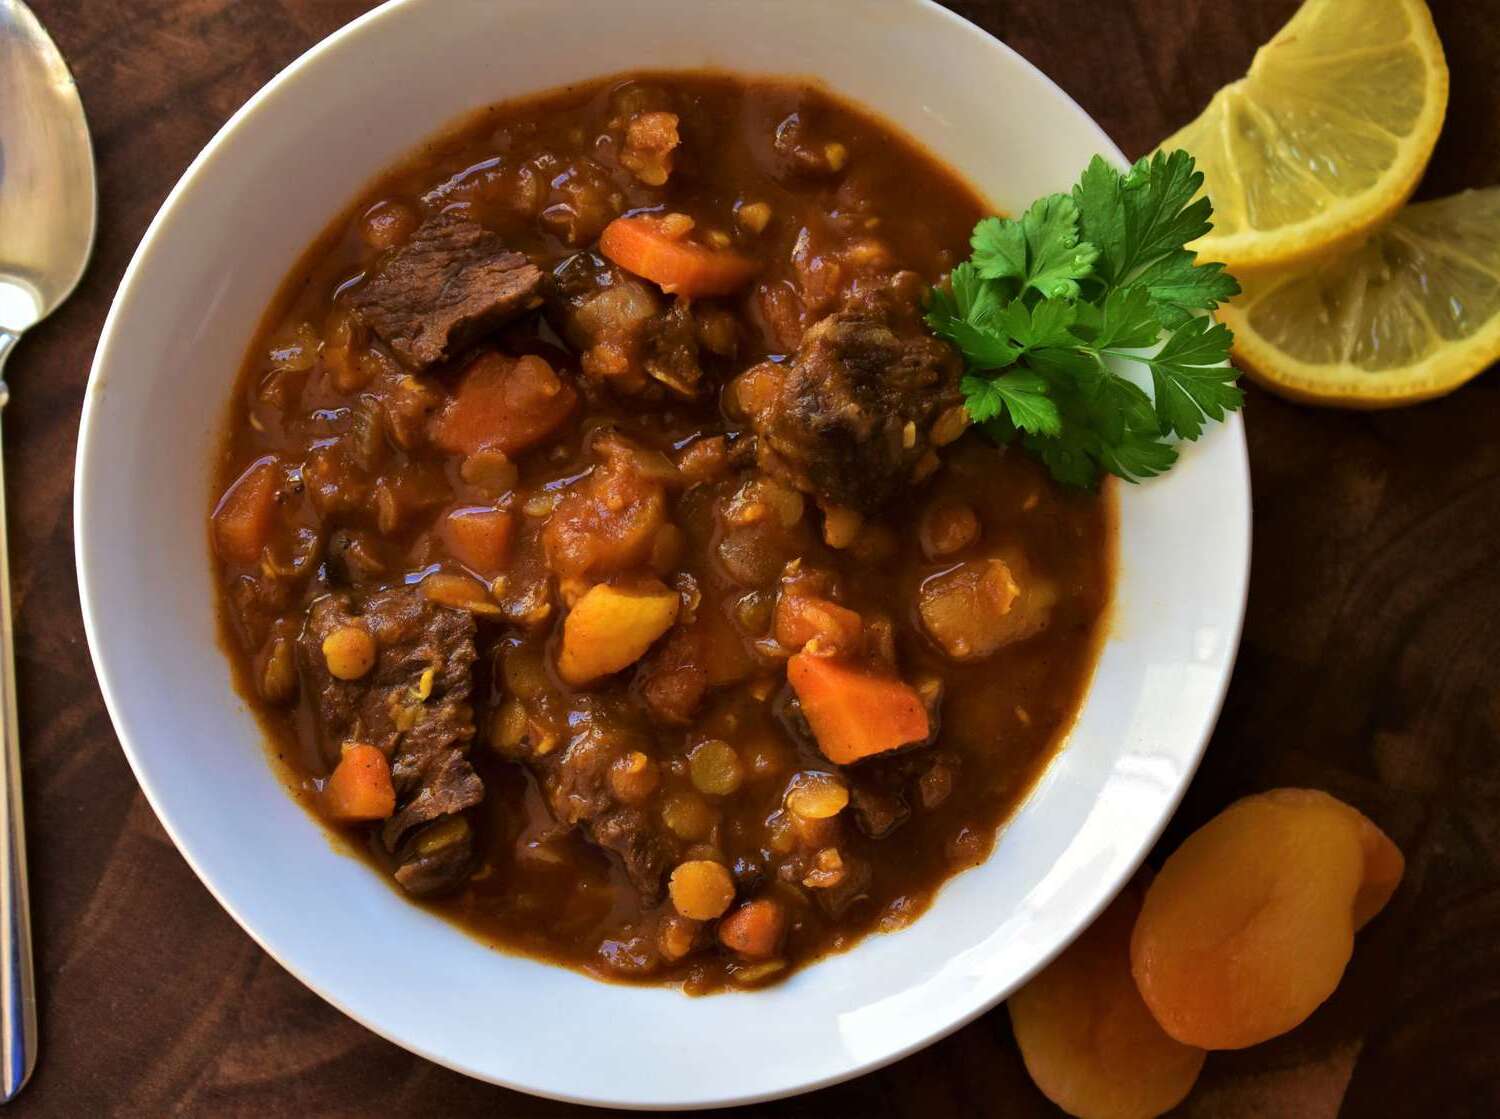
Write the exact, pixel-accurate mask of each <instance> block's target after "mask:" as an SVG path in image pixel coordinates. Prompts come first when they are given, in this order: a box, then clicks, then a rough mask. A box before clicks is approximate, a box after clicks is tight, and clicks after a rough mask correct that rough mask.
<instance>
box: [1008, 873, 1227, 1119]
mask: <svg viewBox="0 0 1500 1119" xmlns="http://www.w3.org/2000/svg"><path fill="white" fill-rule="evenodd" d="M1142 892H1143V891H1142V890H1141V889H1140V888H1139V887H1138V886H1136V885H1134V884H1132V885H1130V886H1127V887H1126V888H1125V890H1124V891H1122V892H1121V894H1120V896H1119V897H1117V898H1116V899H1115V900H1114V902H1113V904H1111V905H1110V907H1109V908H1108V909H1106V910H1105V911H1104V912H1103V913H1102V914H1101V915H1100V916H1099V919H1098V920H1096V921H1095V922H1094V923H1093V925H1091V926H1090V927H1089V928H1088V929H1087V930H1086V931H1085V932H1084V933H1083V935H1082V936H1080V937H1079V938H1078V939H1077V940H1075V941H1074V942H1073V943H1072V945H1070V946H1069V947H1068V949H1067V951H1065V952H1064V953H1063V954H1062V955H1061V956H1059V957H1058V958H1057V959H1055V960H1053V961H1052V963H1051V964H1050V965H1048V967H1047V969H1046V970H1045V971H1043V972H1041V974H1039V975H1037V976H1036V977H1035V978H1033V979H1032V980H1031V982H1030V983H1028V984H1026V986H1024V987H1022V988H1021V989H1020V990H1019V991H1017V992H1016V993H1015V994H1013V995H1012V996H1011V997H1010V1020H1011V1025H1012V1027H1013V1028H1014V1029H1015V1034H1016V1042H1017V1043H1018V1044H1019V1045H1020V1047H1021V1056H1022V1058H1023V1059H1024V1060H1025V1062H1026V1071H1027V1072H1029V1073H1030V1074H1031V1079H1032V1080H1034V1081H1036V1085H1037V1087H1038V1088H1040V1089H1041V1090H1042V1092H1043V1094H1045V1095H1046V1097H1047V1098H1048V1099H1050V1100H1051V1101H1052V1102H1053V1103H1055V1104H1057V1106H1058V1107H1060V1108H1062V1109H1063V1110H1064V1111H1066V1112H1067V1113H1068V1114H1069V1115H1076V1116H1079V1117H1080V1119H1151V1117H1152V1116H1156V1115H1160V1114H1161V1113H1162V1112H1164V1111H1168V1110H1170V1109H1171V1108H1173V1107H1175V1106H1176V1105H1177V1104H1178V1103H1180V1102H1181V1101H1182V1098H1183V1097H1184V1096H1186V1095H1187V1094H1188V1091H1189V1090H1190V1089H1191V1088H1192V1086H1193V1083H1194V1081H1196V1080H1197V1079H1198V1071H1199V1070H1200V1069H1201V1068H1202V1067H1203V1059H1204V1056H1205V1054H1204V1051H1203V1050H1202V1049H1199V1048H1197V1047H1195V1046H1191V1045H1184V1044H1183V1043H1182V1042H1180V1041H1175V1040H1173V1039H1172V1038H1171V1037H1168V1036H1167V1034H1166V1032H1165V1031H1164V1030H1163V1029H1162V1028H1161V1026H1160V1025H1158V1024H1157V1022H1156V1019H1155V1018H1153V1017H1152V1016H1151V1011H1150V1010H1149V1009H1147V1007H1146V1004H1145V1003H1144V1002H1143V1001H1142V1000H1141V995H1140V992H1139V991H1138V990H1137V989H1136V985H1135V980H1134V979H1133V978H1132V977H1131V974H1130V934H1131V930H1132V928H1133V927H1134V926H1135V920H1136V914H1137V913H1139V912H1140V908H1141V894H1142Z"/></svg>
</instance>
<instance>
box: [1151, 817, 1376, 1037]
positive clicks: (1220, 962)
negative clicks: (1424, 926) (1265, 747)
mask: <svg viewBox="0 0 1500 1119" xmlns="http://www.w3.org/2000/svg"><path fill="white" fill-rule="evenodd" d="M1402 868H1403V860H1402V858H1401V852H1400V851H1399V850H1397V849H1396V846H1395V844H1393V843H1392V842H1391V841H1390V839H1388V838H1387V837H1386V836H1385V834H1384V833H1383V832H1381V831H1380V829H1379V828H1377V827H1376V826H1375V825H1374V824H1372V823H1371V822H1370V821H1369V820H1367V819H1366V818H1365V817H1364V816H1363V815H1361V814H1360V813H1359V812H1358V811H1356V810H1355V809H1353V808H1351V807H1349V806H1348V805H1347V804H1344V803H1343V802H1341V801H1338V800H1335V799H1334V798H1333V797H1331V796H1329V795H1328V794H1326V793H1321V792H1317V791H1314V790H1311V789H1276V790H1274V791H1272V792H1268V793H1261V794H1259V795H1257V796H1251V797H1246V798H1245V799H1244V800H1241V801H1238V802H1236V803H1235V804H1232V805H1230V806H1229V807H1228V808H1227V809H1225V810H1224V811H1223V812H1221V813H1220V814H1219V815H1218V816H1216V817H1214V819H1212V820H1210V821H1209V822H1208V823H1207V824H1205V825H1204V826H1203V827H1201V828H1199V829H1198V830H1197V831H1196V832H1194V833H1193V834H1192V835H1190V836H1189V837H1188V838H1187V841H1186V842H1185V843H1183V845H1182V846H1181V847H1179V848H1178V849H1177V851H1176V853H1175V854H1173V855H1172V857H1171V858H1170V859H1168V860H1167V862H1166V865H1165V866H1163V867H1162V870H1161V873H1160V874H1159V875H1158V876H1157V878H1156V880H1155V882H1153V883H1152V885H1151V888H1150V890H1149V891H1148V892H1147V894H1146V900H1145V903H1144V905H1143V906H1142V909H1141V916H1140V919H1139V921H1137V923H1136V928H1135V934H1134V936H1133V938H1132V941H1131V968H1132V971H1133V972H1134V974H1135V980H1136V983H1137V985H1138V986H1139V987H1140V990H1141V996H1142V997H1143V998H1144V999H1145V1000H1146V1005H1147V1006H1149V1007H1150V1008H1151V1012H1152V1013H1153V1014H1154V1015H1156V1019H1157V1021H1158V1022H1160V1023H1161V1025H1162V1028H1163V1029H1165V1030H1166V1031H1167V1033H1169V1034H1171V1035H1172V1036H1173V1037H1175V1038H1177V1039H1178V1040H1179V1041H1183V1042H1186V1043H1188V1044H1190V1045H1199V1046H1202V1047H1203V1048H1205V1049H1241V1048H1244V1047H1245V1046H1247V1045H1254V1044H1256V1043H1257V1042H1261V1041H1265V1040H1267V1039H1268V1038H1272V1037H1276V1036H1277V1035H1279V1034H1283V1033H1285V1032H1286V1031H1288V1030H1290V1029H1292V1028H1293V1027H1295V1026H1297V1025H1298V1024H1300V1023H1301V1022H1302V1021H1303V1020H1304V1019H1305V1018H1307V1016H1308V1015H1310V1014H1311V1013H1312V1012H1313V1011H1314V1010H1316V1009H1317V1008H1318V1006H1320V1005H1321V1004H1322V1003H1323V1001H1324V1000H1325V999H1327V998H1328V996H1329V995H1331V994H1332V993H1333V991H1334V988H1335V987H1337V986H1338V983H1339V980H1340V979H1341V978H1342V977H1343V974H1344V968H1345V967H1346V966H1347V965H1348V963H1349V957H1350V955H1351V954H1352V952H1353V949H1354V932H1355V930H1356V929H1357V928H1359V927H1360V926H1361V925H1363V924H1364V922H1365V921H1367V920H1369V919H1370V917H1372V916H1374V914H1375V913H1376V912H1378V911H1379V910H1380V909H1381V908H1382V907H1383V906H1384V905H1385V903H1386V902H1387V901H1388V900H1390V896H1391V894H1392V893H1394V892H1395V887H1396V884H1397V883H1398V882H1399V881H1400V879H1401V871H1402Z"/></svg>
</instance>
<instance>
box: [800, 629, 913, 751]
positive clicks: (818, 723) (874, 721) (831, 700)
mask: <svg viewBox="0 0 1500 1119" xmlns="http://www.w3.org/2000/svg"><path fill="white" fill-rule="evenodd" d="M787 679H788V680H790V681H791V685H792V687H793V689H795V690H796V692H797V699H798V701H799V702H800V703H801V705H802V714H803V717H804V718H806V719H807V725H808V726H810V727H811V728H812V732H813V737H814V738H816V739H817V740H818V749H819V750H821V751H822V752H823V756H824V757H826V758H827V759H828V760H829V761H831V762H833V763H834V764H836V765H848V764H850V763H851V762H857V761H859V760H860V759H861V758H868V757H873V756H874V755H876V754H883V753H885V752H886V751H887V750H896V749H899V748H900V747H902V746H909V745H911V744H912V743H913V742H922V741H925V740H926V738H927V736H928V734H929V733H930V726H929V723H928V720H927V709H926V708H925V707H924V706H923V705H922V698H921V696H919V695H917V693H916V690H915V689H913V688H912V687H911V686H910V685H909V684H907V683H905V682H904V681H902V680H900V679H897V678H896V677H894V676H886V675H883V674H880V673H877V672H874V671H872V670H871V669H869V668H866V667H865V666H863V665H860V664H857V663H852V662H849V661H845V660H843V659H841V658H838V657H823V656H815V655H813V654H811V653H798V654H797V655H796V656H794V657H793V658H792V659H791V660H790V661H788V662H787Z"/></svg>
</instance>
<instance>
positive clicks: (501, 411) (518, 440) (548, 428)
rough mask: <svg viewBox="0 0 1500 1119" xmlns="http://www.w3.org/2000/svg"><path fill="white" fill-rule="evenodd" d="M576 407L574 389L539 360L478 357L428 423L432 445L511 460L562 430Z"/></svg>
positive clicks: (484, 355) (446, 449)
mask: <svg viewBox="0 0 1500 1119" xmlns="http://www.w3.org/2000/svg"><path fill="white" fill-rule="evenodd" d="M577 403H578V394H577V393H576V392H574V391H573V387H572V386H571V385H569V384H568V383H567V382H566V381H564V380H563V379H562V378H561V377H559V376H558V375H557V374H556V373H555V372H554V371H553V369H552V366H550V365H548V364H547V362H546V361H544V360H543V359H542V358H539V357H536V356H535V355H532V354H527V355H526V356H524V357H518V358H513V357H506V356H504V355H503V354H496V353H485V354H480V355H479V356H478V357H476V358H475V359H474V360H473V361H471V362H469V364H468V365H467V366H465V368H464V372H463V376H462V377H461V378H460V379H459V382H458V388H457V391H455V392H454V394H453V396H452V398H451V399H449V401H448V403H446V404H445V405H443V408H442V410H441V411H440V412H438V414H437V415H436V416H434V417H433V418H432V441H433V442H434V443H436V444H437V445H438V446H439V447H441V448H442V449H443V450H445V451H449V452H451V453H453V454H461V455H472V454H476V453H477V452H479V451H500V452H501V453H503V454H507V455H514V454H516V453H518V452H520V451H524V450H526V449H527V448H528V447H532V446H535V445H536V444H537V443H540V442H541V441H542V440H544V439H546V438H547V436H549V435H551V434H552V433H553V432H554V431H556V430H557V429H558V428H559V427H561V426H562V424H563V422H564V421H565V420H567V418H568V416H569V415H571V414H572V412H573V406H574V405H575V404H577Z"/></svg>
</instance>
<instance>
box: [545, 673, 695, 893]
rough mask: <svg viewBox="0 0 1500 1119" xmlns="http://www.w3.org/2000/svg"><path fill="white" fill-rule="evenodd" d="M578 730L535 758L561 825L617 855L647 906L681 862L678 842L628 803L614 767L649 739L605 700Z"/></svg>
mask: <svg viewBox="0 0 1500 1119" xmlns="http://www.w3.org/2000/svg"><path fill="white" fill-rule="evenodd" d="M589 716H590V717H588V718H580V719H577V720H575V722H574V725H575V727H576V728H577V729H576V731H575V733H574V734H573V736H572V737H571V738H570V739H569V741H568V744H567V746H566V747H565V748H564V749H561V750H556V751H553V752H550V753H548V754H545V755H542V756H540V757H533V758H531V759H530V761H529V763H528V764H529V765H530V766H531V768H532V770H533V771H534V772H535V773H536V774H537V775H538V777H539V779H540V781H541V785H542V788H543V791H544V792H545V793H546V796H547V802H548V805H549V806H550V807H551V809H552V814H553V815H554V816H555V817H556V818H557V820H558V821H559V822H560V823H563V824H568V825H574V826H578V827H581V828H582V829H583V830H584V832H585V834H587V835H588V837H589V838H590V839H592V840H593V841H594V842H595V843H597V844H598V845H599V846H600V847H603V848H604V849H605V850H606V851H610V852H612V853H613V854H614V855H616V856H617V857H618V858H619V860H620V862H621V864H622V865H623V866H624V868H625V874H626V876H627V877H628V878H629V879H630V882H631V884H632V885H633V886H634V887H635V888H636V890H637V891H639V893H640V895H641V897H642V899H643V900H644V901H646V902H647V904H651V905H654V904H656V903H657V902H658V901H660V900H661V898H662V894H663V881H662V880H663V878H664V877H665V875H666V872H667V869H668V867H669V866H671V865H672V863H673V862H674V861H675V858H676V855H677V849H678V844H677V841H676V839H675V837H673V835H672V834H671V833H670V832H669V831H667V830H666V828H665V827H664V826H663V825H662V824H661V822H660V820H659V819H658V818H657V817H656V816H655V815H654V814H651V813H648V812H646V811H645V810H643V809H641V808H638V807H635V806H633V805H628V804H624V803H623V802H621V800H620V799H619V797H618V796H617V795H616V793H615V791H614V789H613V788H612V787H611V783H610V780H609V771H610V767H611V766H612V765H613V764H614V763H615V761H616V760H617V759H618V758H620V757H622V756H623V755H624V754H626V753H628V752H630V751H631V750H632V749H637V748H640V746H641V745H642V743H643V739H642V737H641V735H640V732H639V729H638V728H635V727H632V726H631V725H630V724H629V722H628V716H627V715H626V713H625V711H624V709H623V708H621V707H620V706H619V705H617V704H611V703H609V702H608V701H601V702H600V703H599V704H598V705H597V707H596V708H595V709H593V710H590V712H589Z"/></svg>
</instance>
